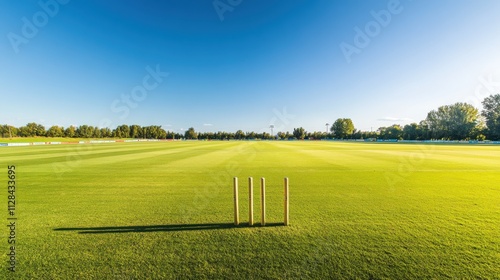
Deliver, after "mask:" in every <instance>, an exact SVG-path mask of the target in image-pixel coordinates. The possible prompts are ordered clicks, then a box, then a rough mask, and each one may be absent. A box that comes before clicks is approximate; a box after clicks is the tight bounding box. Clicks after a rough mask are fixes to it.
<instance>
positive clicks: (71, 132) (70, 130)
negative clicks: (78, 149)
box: [64, 125, 76, 138]
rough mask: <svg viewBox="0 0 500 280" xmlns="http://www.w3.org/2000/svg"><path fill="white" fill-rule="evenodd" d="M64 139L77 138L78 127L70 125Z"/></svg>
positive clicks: (65, 131)
mask: <svg viewBox="0 0 500 280" xmlns="http://www.w3.org/2000/svg"><path fill="white" fill-rule="evenodd" d="M64 137H68V138H73V137H76V127H75V126H73V125H70V126H69V127H68V128H66V129H65V130H64Z"/></svg>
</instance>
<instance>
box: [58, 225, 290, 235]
mask: <svg viewBox="0 0 500 280" xmlns="http://www.w3.org/2000/svg"><path fill="white" fill-rule="evenodd" d="M278 226H285V225H284V223H266V225H265V226H261V225H260V224H254V225H253V226H250V225H248V224H240V225H237V226H236V225H234V224H233V223H212V224H176V225H147V226H109V227H74V228H55V229H54V231H77V232H78V233H79V234H103V233H132V232H161V231H197V230H198V231H199V230H216V229H219V230H220V229H233V228H267V227H278Z"/></svg>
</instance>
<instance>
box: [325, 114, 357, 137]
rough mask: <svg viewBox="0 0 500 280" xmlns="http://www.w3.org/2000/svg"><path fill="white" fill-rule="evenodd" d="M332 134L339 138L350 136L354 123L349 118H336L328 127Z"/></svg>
mask: <svg viewBox="0 0 500 280" xmlns="http://www.w3.org/2000/svg"><path fill="white" fill-rule="evenodd" d="M330 131H331V132H333V136H334V137H335V138H339V139H345V138H347V137H350V136H351V135H352V134H353V132H354V124H353V122H352V120H351V119H343V118H339V119H337V120H336V121H335V122H334V123H333V124H332V127H331V128H330Z"/></svg>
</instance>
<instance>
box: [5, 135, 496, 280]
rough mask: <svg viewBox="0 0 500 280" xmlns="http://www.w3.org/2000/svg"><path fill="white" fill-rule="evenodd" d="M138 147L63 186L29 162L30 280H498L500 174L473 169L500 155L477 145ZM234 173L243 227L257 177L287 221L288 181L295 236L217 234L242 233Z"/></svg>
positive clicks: (24, 190) (26, 237)
mask: <svg viewBox="0 0 500 280" xmlns="http://www.w3.org/2000/svg"><path fill="white" fill-rule="evenodd" d="M133 144H138V145H139V146H134V145H133ZM133 144H130V146H120V149H121V148H127V149H128V148H130V149H131V150H130V152H132V153H130V154H128V155H127V156H130V157H135V156H137V157H135V158H134V159H133V160H126V156H125V158H123V160H120V161H117V160H116V159H117V157H116V156H117V154H115V153H113V152H112V151H113V149H114V148H115V147H118V146H119V145H116V146H113V145H109V146H108V147H104V146H101V147H102V150H99V151H98V150H95V152H96V154H92V152H89V153H88V154H86V155H85V156H84V158H85V160H82V161H81V162H80V164H78V165H75V166H74V167H72V168H71V170H68V171H67V172H66V173H64V176H63V177H62V178H60V179H59V178H58V177H55V176H54V174H53V170H52V169H51V168H50V164H48V162H45V159H41V158H39V157H33V158H32V159H25V160H23V161H22V163H23V164H22V165H21V166H20V169H19V170H20V171H19V172H20V174H19V176H20V177H19V178H20V188H19V213H20V215H22V216H21V217H22V220H20V222H21V221H22V227H21V228H20V232H19V233H20V236H22V239H21V237H20V240H21V241H22V242H20V244H19V246H20V247H19V252H20V254H19V259H20V261H22V263H23V266H24V267H23V270H20V271H19V276H20V277H21V278H36V279H40V278H43V279H64V278H67V275H72V276H75V277H78V278H80V279H95V278H103V279H109V278H110V279H113V278H120V277H121V278H161V279H163V278H171V279H174V278H179V277H182V278H226V279H235V278H245V279H246V278H248V279H252V278H259V279H260V278H263V279H283V278H289V279H304V278H313V279H330V278H337V279H338V278H362V279H368V278H390V279H401V278H403V279H407V278H477V277H478V278H486V279H488V278H495V277H496V275H500V268H499V267H500V266H498V264H499V262H500V255H499V254H498V252H499V250H498V249H499V248H498V244H500V234H499V232H500V228H499V223H498V222H497V221H498V220H499V218H500V203H499V200H498V197H499V196H498V195H499V194H500V186H499V185H498V183H497V182H498V181H500V173H499V172H497V171H495V170H493V169H491V170H486V171H484V172H481V173H479V172H474V171H473V170H474V169H471V170H467V168H466V167H473V166H475V169H477V170H478V168H481V167H482V166H481V165H480V164H481V162H482V161H481V158H482V156H484V155H488V154H492V153H494V152H495V151H494V150H492V149H490V148H488V147H484V146H483V147H478V146H474V147H472V146H466V147H467V151H468V152H471V154H469V155H466V154H464V155H460V156H457V157H456V159H455V160H456V162H449V161H448V159H449V158H448V157H449V156H453V157H455V156H454V155H455V154H454V153H453V150H452V148H454V149H456V152H457V154H459V153H460V152H461V151H462V150H461V147H463V146H457V147H450V146H435V147H434V148H435V150H432V153H429V156H428V157H426V158H424V159H423V160H416V161H411V155H412V153H414V152H416V151H418V150H419V147H416V146H412V145H401V144H383V145H378V144H370V145H368V144H364V143H335V142H299V141H297V142H236V141H235V142H188V143H179V144H178V145H177V146H164V145H162V144H163V143H147V144H144V146H141V145H143V144H142V143H133ZM183 144H185V146H184V145H183ZM188 146H191V147H190V148H188ZM146 147H147V148H151V150H148V149H143V148H146ZM167 147H168V148H167ZM183 148H186V149H183ZM21 149H23V148H21ZM108 149H109V150H108ZM134 149H136V150H135V151H134ZM142 149H143V150H142ZM168 149H171V150H176V152H175V153H170V152H167V150H168ZM372 151H373V152H372ZM441 152H443V155H441V154H440V153H441ZM472 152H474V153H472ZM142 153H145V155H144V156H140V155H141V154H142ZM103 154H106V156H103ZM146 155H147V156H146ZM332 155H338V156H337V157H335V158H334V159H332ZM440 156H443V157H444V158H445V160H444V161H440ZM108 157H109V158H108ZM460 157H462V160H460ZM476 158H477V159H476ZM485 158H488V157H485ZM400 159H402V160H400ZM406 159H408V161H406ZM108 160H109V161H108ZM0 161H2V160H1V159H0ZM469 161H473V162H474V164H472V165H471V164H468V162H469ZM2 162H3V161H2ZM41 162H43V164H41V165H39V163H41ZM489 164H490V162H487V163H485V164H484V165H483V167H484V166H488V165H489ZM23 165H25V166H26V167H29V168H28V169H23ZM37 166H38V167H37ZM450 166H451V167H450ZM457 166H459V169H461V170H462V171H461V172H456V171H455V170H458V169H457ZM233 176H238V177H239V178H240V207H241V213H240V215H241V218H242V222H246V221H247V214H248V212H247V210H248V206H247V202H248V198H247V196H248V189H247V178H248V177H249V176H252V177H254V180H255V191H254V196H255V213H256V214H255V221H256V223H258V222H259V221H260V219H259V216H258V213H259V210H260V208H259V199H258V197H259V191H258V179H259V178H260V177H266V182H267V200H268V209H267V210H268V222H279V221H282V219H283V217H282V209H283V208H282V207H283V177H285V176H286V177H289V178H290V183H291V190H290V199H291V205H290V206H291V213H290V217H291V226H290V227H279V226H278V227H265V228H260V227H258V226H257V227H255V228H230V227H229V228H228V227H217V225H226V226H227V225H228V224H229V225H230V224H231V223H232V218H233V217H232V210H233V209H232V177H233ZM388 178H389V179H391V180H388ZM4 200H5V197H1V198H0V202H1V203H4V202H5V201H4ZM5 203H6V202H5ZM179 224H180V226H179ZM210 225H215V226H210ZM21 252H22V253H21Z"/></svg>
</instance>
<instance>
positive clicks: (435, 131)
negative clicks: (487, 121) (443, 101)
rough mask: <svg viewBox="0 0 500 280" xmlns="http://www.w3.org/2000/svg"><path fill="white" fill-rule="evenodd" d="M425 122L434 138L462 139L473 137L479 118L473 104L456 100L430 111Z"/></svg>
mask: <svg viewBox="0 0 500 280" xmlns="http://www.w3.org/2000/svg"><path fill="white" fill-rule="evenodd" d="M425 123H426V124H427V125H428V127H429V130H430V131H431V136H432V137H433V138H434V139H449V140H463V139H469V138H471V137H473V132H474V130H475V129H476V126H477V125H479V123H480V118H479V112H478V110H477V109H476V108H474V106H472V105H470V104H467V103H460V102H458V103H455V104H453V105H445V106H441V107H439V108H438V109H437V110H432V111H430V112H429V113H428V114H427V118H426V119H425Z"/></svg>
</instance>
